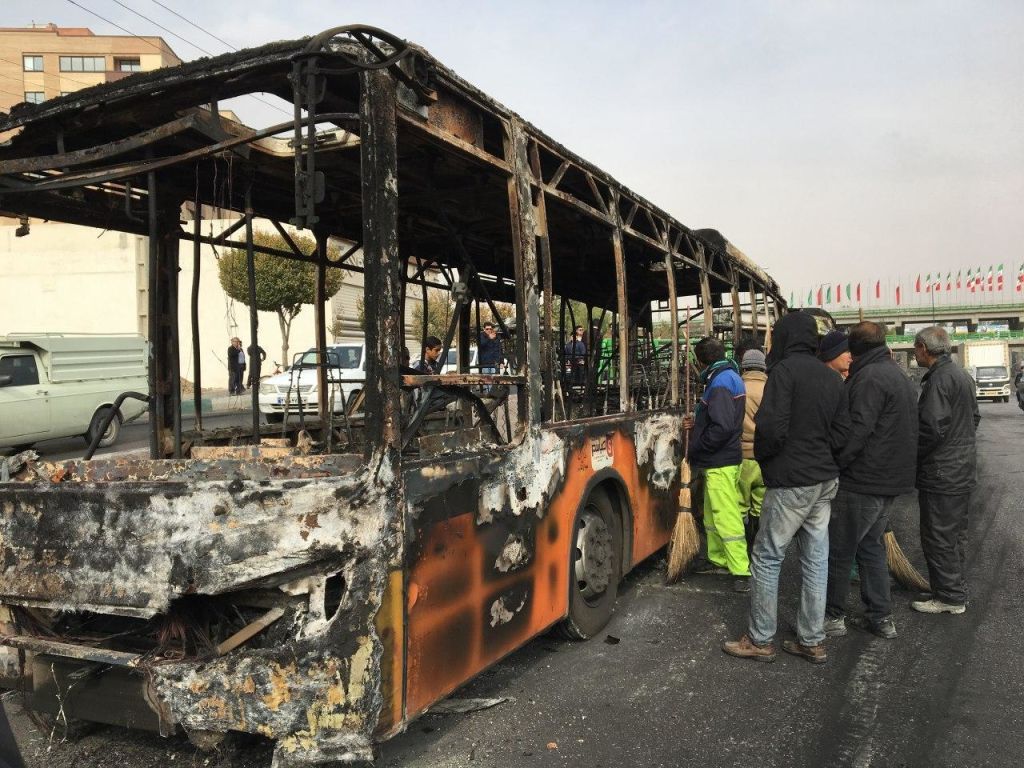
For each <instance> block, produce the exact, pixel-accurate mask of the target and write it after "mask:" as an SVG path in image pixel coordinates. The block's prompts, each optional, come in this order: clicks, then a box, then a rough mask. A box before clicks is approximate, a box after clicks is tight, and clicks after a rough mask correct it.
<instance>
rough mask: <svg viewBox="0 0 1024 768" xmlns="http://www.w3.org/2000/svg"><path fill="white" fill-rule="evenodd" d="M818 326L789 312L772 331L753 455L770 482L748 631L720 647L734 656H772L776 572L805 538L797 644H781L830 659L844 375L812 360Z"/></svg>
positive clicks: (758, 541) (753, 562) (801, 314)
mask: <svg viewBox="0 0 1024 768" xmlns="http://www.w3.org/2000/svg"><path fill="white" fill-rule="evenodd" d="M817 350H818V326H817V323H816V322H815V320H814V318H813V317H812V316H811V315H810V314H808V313H806V312H791V313H790V314H788V315H786V316H784V317H783V318H782V319H781V320H779V322H778V324H777V325H776V326H775V329H774V330H773V332H772V348H771V352H769V354H768V382H767V384H766V385H765V388H764V397H763V399H762V400H761V407H760V408H759V409H758V411H757V416H756V418H755V420H754V423H755V425H756V430H755V432H754V458H756V459H757V461H758V463H759V464H760V465H761V474H762V476H763V477H764V484H765V486H767V490H766V491H765V497H764V505H763V506H762V508H761V526H760V528H759V530H758V532H757V539H756V540H755V541H754V552H753V558H752V560H751V564H750V572H751V576H752V579H751V581H752V582H753V588H752V592H751V596H750V618H749V622H748V631H747V634H745V635H743V636H742V637H741V638H740V639H739V640H735V641H728V642H725V643H723V644H722V650H723V651H725V652H726V653H728V654H730V655H732V656H739V657H742V658H753V659H757V660H759V661H773V660H774V659H775V644H774V639H775V630H776V628H777V619H778V616H777V614H778V593H779V571H780V570H781V568H782V561H783V560H785V558H786V548H787V547H788V546H789V543H790V542H791V541H792V540H793V538H798V539H799V541H800V566H801V571H802V574H803V579H802V585H801V590H800V609H799V612H798V614H797V627H796V631H797V641H796V642H794V641H792V640H785V641H783V643H782V649H783V650H784V651H786V652H788V653H792V654H795V655H797V656H802V657H804V658H805V659H807V660H808V661H810V662H813V663H815V664H822V663H824V662H825V661H826V659H827V655H826V653H825V648H824V645H823V644H822V643H823V641H824V640H825V633H824V631H823V630H822V625H823V623H824V619H825V588H826V582H827V574H828V520H829V509H830V505H831V502H832V499H833V498H834V497H835V495H836V489H837V487H838V480H837V478H838V475H839V469H838V467H837V466H836V463H835V459H834V458H833V457H832V448H831V434H832V429H833V423H834V422H835V419H836V414H837V410H838V407H839V399H840V394H841V389H842V379H841V378H840V377H839V375H838V374H837V373H835V372H834V371H830V370H829V369H828V368H826V367H825V364H824V363H822V362H821V361H820V360H818V359H817V358H816V357H815V353H816V352H817Z"/></svg>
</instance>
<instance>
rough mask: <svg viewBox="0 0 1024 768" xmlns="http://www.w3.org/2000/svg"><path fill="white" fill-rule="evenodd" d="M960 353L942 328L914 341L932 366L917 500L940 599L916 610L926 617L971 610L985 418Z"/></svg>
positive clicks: (922, 406)
mask: <svg viewBox="0 0 1024 768" xmlns="http://www.w3.org/2000/svg"><path fill="white" fill-rule="evenodd" d="M952 351H953V347H952V345H951V344H950V341H949V335H948V334H947V333H946V331H945V330H944V329H943V328H940V327H939V326H932V327H930V328H925V329H924V330H922V331H920V332H919V333H918V334H917V336H916V337H915V338H914V357H915V359H916V360H917V364H918V365H920V366H921V367H926V368H928V372H927V373H926V374H925V375H924V377H923V378H922V379H921V397H920V399H919V400H918V401H917V412H918V440H917V491H918V493H917V502H918V504H919V505H920V508H921V549H922V550H923V551H924V559H925V561H926V562H927V563H928V581H929V584H930V585H931V590H932V596H931V598H930V599H928V600H915V601H914V602H912V603H911V604H910V607H911V608H913V609H914V610H915V611H919V612H921V613H955V614H959V613H963V612H964V611H966V610H967V605H966V603H967V584H966V581H965V579H964V561H965V559H966V556H967V507H968V501H969V500H970V497H971V491H973V490H974V486H975V485H976V484H977V477H976V475H975V461H976V442H975V440H976V435H975V431H976V430H977V428H978V423H979V422H980V421H981V414H979V413H978V400H977V398H976V397H975V386H974V381H973V380H972V379H971V377H970V376H969V375H968V374H967V372H966V371H964V370H963V369H962V368H961V367H960V366H958V365H957V364H956V363H954V362H953V361H952V359H950V354H951V353H952Z"/></svg>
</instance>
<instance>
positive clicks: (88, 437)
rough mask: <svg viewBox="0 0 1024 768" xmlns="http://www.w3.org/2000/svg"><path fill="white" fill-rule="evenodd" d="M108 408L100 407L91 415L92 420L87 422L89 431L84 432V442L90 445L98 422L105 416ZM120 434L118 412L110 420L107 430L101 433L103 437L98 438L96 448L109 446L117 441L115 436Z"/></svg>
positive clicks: (97, 427)
mask: <svg viewBox="0 0 1024 768" xmlns="http://www.w3.org/2000/svg"><path fill="white" fill-rule="evenodd" d="M109 410H110V408H100V409H99V410H98V411H96V413H94V414H93V416H92V422H91V423H90V424H89V431H88V432H86V433H85V442H86V443H88V444H89V445H92V441H93V439H94V438H95V436H96V432H97V431H98V430H99V428H100V423H101V422H102V421H103V419H104V418H106V416H107V412H108V411H109ZM120 434H121V414H120V413H118V414H116V415H115V416H114V418H113V419H111V421H110V426H108V427H107V431H106V432H104V433H103V438H102V439H101V440H100V442H99V444H98V445H97V446H96V447H97V448H109V447H110V446H112V445H113V444H114V443H116V442H117V436H118V435H120Z"/></svg>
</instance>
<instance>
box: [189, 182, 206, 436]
mask: <svg viewBox="0 0 1024 768" xmlns="http://www.w3.org/2000/svg"><path fill="white" fill-rule="evenodd" d="M202 219H203V206H202V203H200V202H199V198H196V201H195V210H194V211H193V219H192V229H193V232H194V233H195V238H194V239H193V241H192V305H191V316H192V369H193V371H194V375H193V379H194V382H193V383H194V391H193V393H192V403H193V406H194V407H195V411H196V429H198V430H199V431H200V432H202V431H203V374H202V363H201V361H202V355H201V354H200V350H199V341H200V339H199V272H200V256H201V250H202V244H201V243H200V242H199V239H198V237H199V229H200V226H201V225H202V223H203V221H202Z"/></svg>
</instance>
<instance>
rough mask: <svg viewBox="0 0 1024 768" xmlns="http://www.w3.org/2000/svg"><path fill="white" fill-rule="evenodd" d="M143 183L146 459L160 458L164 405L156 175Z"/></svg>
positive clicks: (153, 174) (147, 175)
mask: <svg viewBox="0 0 1024 768" xmlns="http://www.w3.org/2000/svg"><path fill="white" fill-rule="evenodd" d="M146 186H147V191H148V193H149V194H148V200H147V213H148V215H149V265H148V266H149V269H148V275H147V281H146V286H147V293H148V295H147V296H146V304H147V307H148V309H147V312H148V315H147V317H146V321H147V322H146V324H147V327H148V330H147V335H148V336H149V355H150V358H149V403H150V424H149V458H151V459H159V458H163V456H162V452H163V446H162V445H161V439H160V438H161V436H162V434H163V429H164V418H163V417H164V405H163V397H162V396H161V394H160V392H159V391H158V387H157V371H158V361H159V360H160V356H161V352H162V350H161V349H160V347H159V342H160V336H161V334H160V325H159V322H158V320H159V316H160V306H159V301H158V299H159V296H158V294H159V291H158V290H157V286H158V281H157V269H158V266H157V254H158V228H157V218H156V174H155V173H154V172H153V171H150V172H149V173H148V174H146Z"/></svg>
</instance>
